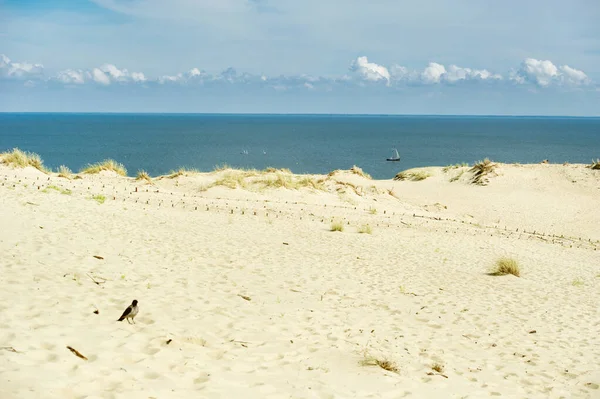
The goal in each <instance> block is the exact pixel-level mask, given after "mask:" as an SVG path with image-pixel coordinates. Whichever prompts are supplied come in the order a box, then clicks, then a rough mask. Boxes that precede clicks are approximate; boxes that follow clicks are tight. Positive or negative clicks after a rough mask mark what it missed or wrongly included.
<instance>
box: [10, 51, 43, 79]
mask: <svg viewBox="0 0 600 399" xmlns="http://www.w3.org/2000/svg"><path fill="white" fill-rule="evenodd" d="M43 74H44V66H43V65H42V64H30V63H27V62H20V63H19V62H12V61H11V60H10V58H8V57H7V56H6V55H4V54H0V76H2V77H6V78H12V79H32V78H33V79H35V78H41V77H42V76H43Z"/></svg>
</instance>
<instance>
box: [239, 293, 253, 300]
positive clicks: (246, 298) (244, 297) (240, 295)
mask: <svg viewBox="0 0 600 399" xmlns="http://www.w3.org/2000/svg"><path fill="white" fill-rule="evenodd" d="M238 296H239V297H240V298H243V299H245V300H247V301H251V300H252V298H250V297H249V296H246V295H242V294H238Z"/></svg>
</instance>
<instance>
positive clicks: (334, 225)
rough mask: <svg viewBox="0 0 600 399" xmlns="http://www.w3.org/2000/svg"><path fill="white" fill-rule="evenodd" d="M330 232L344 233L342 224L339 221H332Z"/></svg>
mask: <svg viewBox="0 0 600 399" xmlns="http://www.w3.org/2000/svg"><path fill="white" fill-rule="evenodd" d="M330 231H340V232H342V231H344V223H342V222H341V221H337V220H336V221H333V222H331V228H330Z"/></svg>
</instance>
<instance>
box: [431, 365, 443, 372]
mask: <svg viewBox="0 0 600 399" xmlns="http://www.w3.org/2000/svg"><path fill="white" fill-rule="evenodd" d="M431 369H432V370H433V371H435V372H437V373H440V374H441V373H443V372H444V365H443V364H441V363H434V364H433V365H432V366H431Z"/></svg>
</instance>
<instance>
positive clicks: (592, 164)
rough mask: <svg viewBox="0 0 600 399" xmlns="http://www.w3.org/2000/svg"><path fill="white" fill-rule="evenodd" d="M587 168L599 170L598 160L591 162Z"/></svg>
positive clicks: (599, 163)
mask: <svg viewBox="0 0 600 399" xmlns="http://www.w3.org/2000/svg"><path fill="white" fill-rule="evenodd" d="M589 168H591V169H594V170H600V159H596V160H595V161H594V160H592V163H591V165H589Z"/></svg>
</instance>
